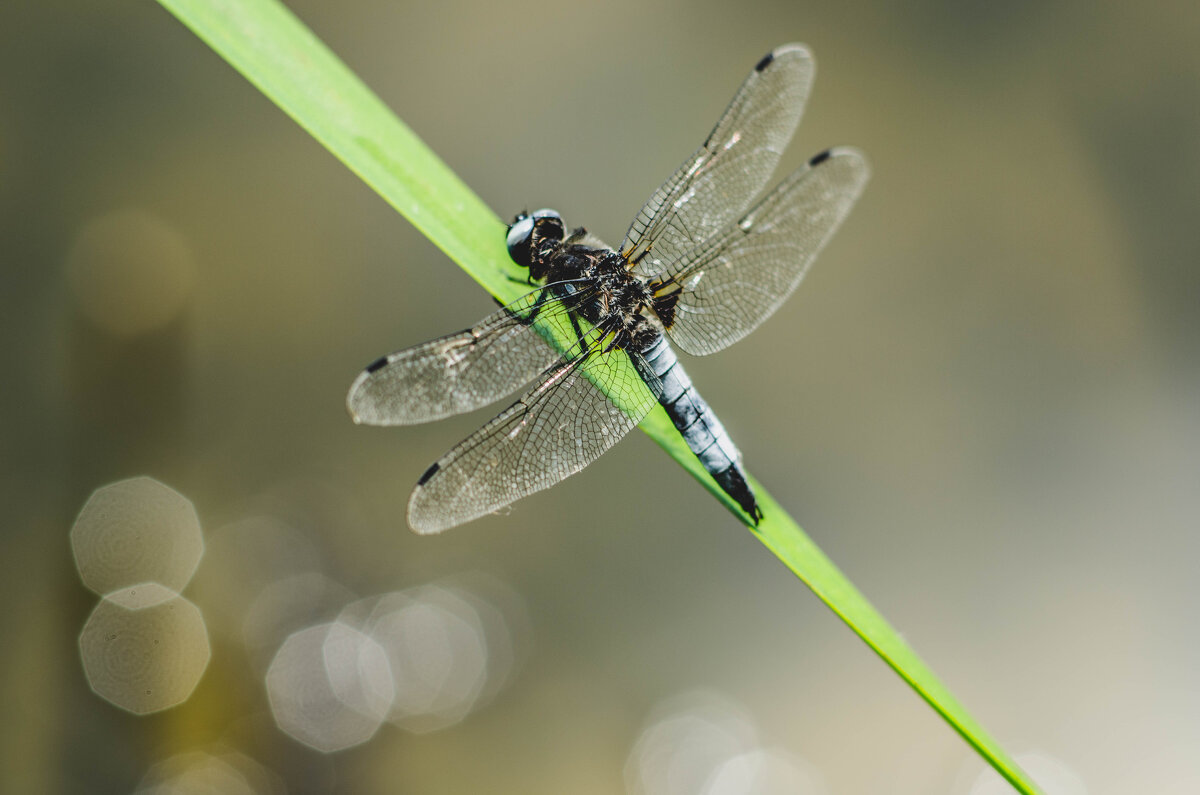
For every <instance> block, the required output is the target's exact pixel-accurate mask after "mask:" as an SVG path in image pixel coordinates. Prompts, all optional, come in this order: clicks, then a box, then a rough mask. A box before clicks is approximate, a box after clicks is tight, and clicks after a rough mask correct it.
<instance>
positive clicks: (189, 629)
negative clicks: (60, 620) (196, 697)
mask: <svg viewBox="0 0 1200 795" xmlns="http://www.w3.org/2000/svg"><path fill="white" fill-rule="evenodd" d="M79 654H80V657H81V658H82V660H83V670H84V673H85V674H86V675H87V680H88V684H89V685H91V688H92V690H93V691H94V692H95V693H96V695H98V696H100V697H101V698H104V699H106V700H107V701H109V702H111V703H112V704H114V705H115V706H118V707H120V708H122V709H125V710H128V711H130V712H133V713H135V714H137V715H144V714H147V713H150V712H158V711H160V710H164V709H167V708H168V707H173V706H175V705H176V704H180V703H182V702H183V701H186V700H187V698H188V696H190V695H191V694H192V691H193V690H195V688H196V684H197V683H198V682H199V681H200V677H201V676H202V675H203V674H204V669H205V668H207V667H208V660H209V658H210V657H211V655H212V653H211V650H210V649H209V645H208V632H207V631H206V629H205V626H204V618H203V617H202V616H201V615H200V611H199V609H197V608H196V606H195V605H194V604H192V603H191V602H189V601H188V600H187V599H184V598H183V597H182V596H180V595H179V594H177V593H175V592H174V591H172V590H171V589H169V588H164V587H163V586H161V585H159V584H157V583H142V584H141V585H136V586H134V587H132V588H126V589H123V590H120V591H114V592H113V593H110V594H108V595H107V596H105V597H104V598H103V599H101V600H100V603H99V604H98V605H96V609H95V610H93V611H92V614H91V615H90V616H89V617H88V620H87V623H86V624H84V627H83V631H82V632H81V633H80V635H79Z"/></svg>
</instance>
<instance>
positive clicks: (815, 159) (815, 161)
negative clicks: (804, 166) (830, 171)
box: [808, 149, 830, 166]
mask: <svg viewBox="0 0 1200 795" xmlns="http://www.w3.org/2000/svg"><path fill="white" fill-rule="evenodd" d="M829 155H830V150H828V149H826V150H825V151H824V152H821V153H819V154H815V155H813V156H812V157H811V158H809V161H808V165H810V166H819V165H821V164H822V163H824V162H825V161H826V160H828V159H829Z"/></svg>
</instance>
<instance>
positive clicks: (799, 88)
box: [621, 44, 815, 278]
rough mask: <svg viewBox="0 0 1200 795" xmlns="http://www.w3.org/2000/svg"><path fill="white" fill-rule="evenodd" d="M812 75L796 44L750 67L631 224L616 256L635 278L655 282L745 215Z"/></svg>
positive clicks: (805, 52) (794, 120) (784, 144)
mask: <svg viewBox="0 0 1200 795" xmlns="http://www.w3.org/2000/svg"><path fill="white" fill-rule="evenodd" d="M814 68H815V66H814V62H813V59H812V55H811V54H809V52H808V50H807V49H805V48H804V47H803V46H802V45H799V44H785V45H784V46H782V47H779V48H778V49H775V50H773V51H772V52H771V53H769V54H768V55H767V56H766V57H764V58H763V59H762V60H761V61H759V62H758V64H757V65H755V67H754V71H753V72H751V73H750V76H749V77H747V78H746V82H745V83H743V84H742V87H741V89H739V90H738V92H737V94H736V95H735V96H734V98H733V102H731V103H730V104H729V108H728V109H727V110H726V111H725V114H724V115H723V116H722V117H721V120H720V121H718V122H717V126H716V127H715V128H714V129H713V131H712V133H711V134H710V135H709V136H708V140H707V141H705V142H704V145H703V146H701V147H700V148H699V149H697V150H696V152H695V153H694V154H693V155H692V156H691V157H689V158H688V159H687V160H686V161H684V163H683V165H682V166H680V167H679V170H678V171H676V172H675V173H674V174H673V175H672V176H671V178H670V179H668V180H667V181H666V182H665V183H663V185H662V187H660V188H659V189H658V190H657V191H655V192H654V195H653V196H651V197H650V200H649V201H647V202H646V204H645V206H644V207H642V209H641V211H640V212H639V213H638V214H637V217H636V218H634V220H633V224H631V225H630V227H629V231H628V232H626V234H625V241H624V242H623V243H622V244H621V253H622V254H623V255H625V257H626V258H627V259H629V261H630V262H632V263H633V264H634V272H635V273H637V274H638V275H640V276H643V277H648V278H652V277H654V276H656V275H658V274H659V273H661V272H662V271H663V270H665V269H666V267H667V266H668V265H669V264H670V263H671V262H672V261H674V260H676V259H678V258H679V257H680V256H682V255H683V254H685V253H686V252H688V251H691V250H692V249H693V248H695V247H696V246H698V245H699V244H701V243H703V242H704V241H706V240H708V239H709V238H710V237H712V236H713V235H714V234H715V233H717V232H718V231H720V230H721V228H722V227H724V226H725V225H726V224H727V223H729V222H730V221H732V220H733V219H735V218H738V217H739V216H741V215H742V213H744V212H745V211H746V208H747V207H749V206H750V202H751V201H752V200H753V199H754V197H755V196H756V195H758V193H759V192H760V191H761V190H762V189H763V187H764V186H765V185H766V183H767V180H768V179H770V177H771V174H772V173H773V172H774V171H775V166H776V164H777V163H778V162H779V157H780V155H781V154H783V150H784V149H786V148H787V145H788V141H790V140H791V138H792V133H793V132H795V129H796V125H797V124H798V123H799V122H800V115H801V113H802V112H803V110H804V103H805V101H806V100H807V99H808V92H809V87H810V86H811V85H812V79H813V71H814Z"/></svg>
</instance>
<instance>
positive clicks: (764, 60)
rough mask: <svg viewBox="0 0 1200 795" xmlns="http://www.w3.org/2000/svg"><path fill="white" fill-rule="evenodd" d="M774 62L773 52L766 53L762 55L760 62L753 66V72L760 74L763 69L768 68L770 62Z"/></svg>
mask: <svg viewBox="0 0 1200 795" xmlns="http://www.w3.org/2000/svg"><path fill="white" fill-rule="evenodd" d="M774 60H775V53H773V52H769V53H767V54H766V55H764V56H763V57H762V60H761V61H759V62H758V63H756V64H754V71H756V72H761V71H762V70H763V69H766V68H767V67H768V66H770V65H771V61H774Z"/></svg>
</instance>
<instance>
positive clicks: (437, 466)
mask: <svg viewBox="0 0 1200 795" xmlns="http://www.w3.org/2000/svg"><path fill="white" fill-rule="evenodd" d="M441 468H442V465H441V464H439V463H437V462H436V461H435V462H434V464H433V466H431V467H430V468H429V469H426V470H425V474H424V475H421V479H420V480H418V481H417V485H418V486H424V485H425V483H426V482H428V480H429V479H430V478H431V477H433V476H434V474H436V473H437V471H438V470H439V469H441Z"/></svg>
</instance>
